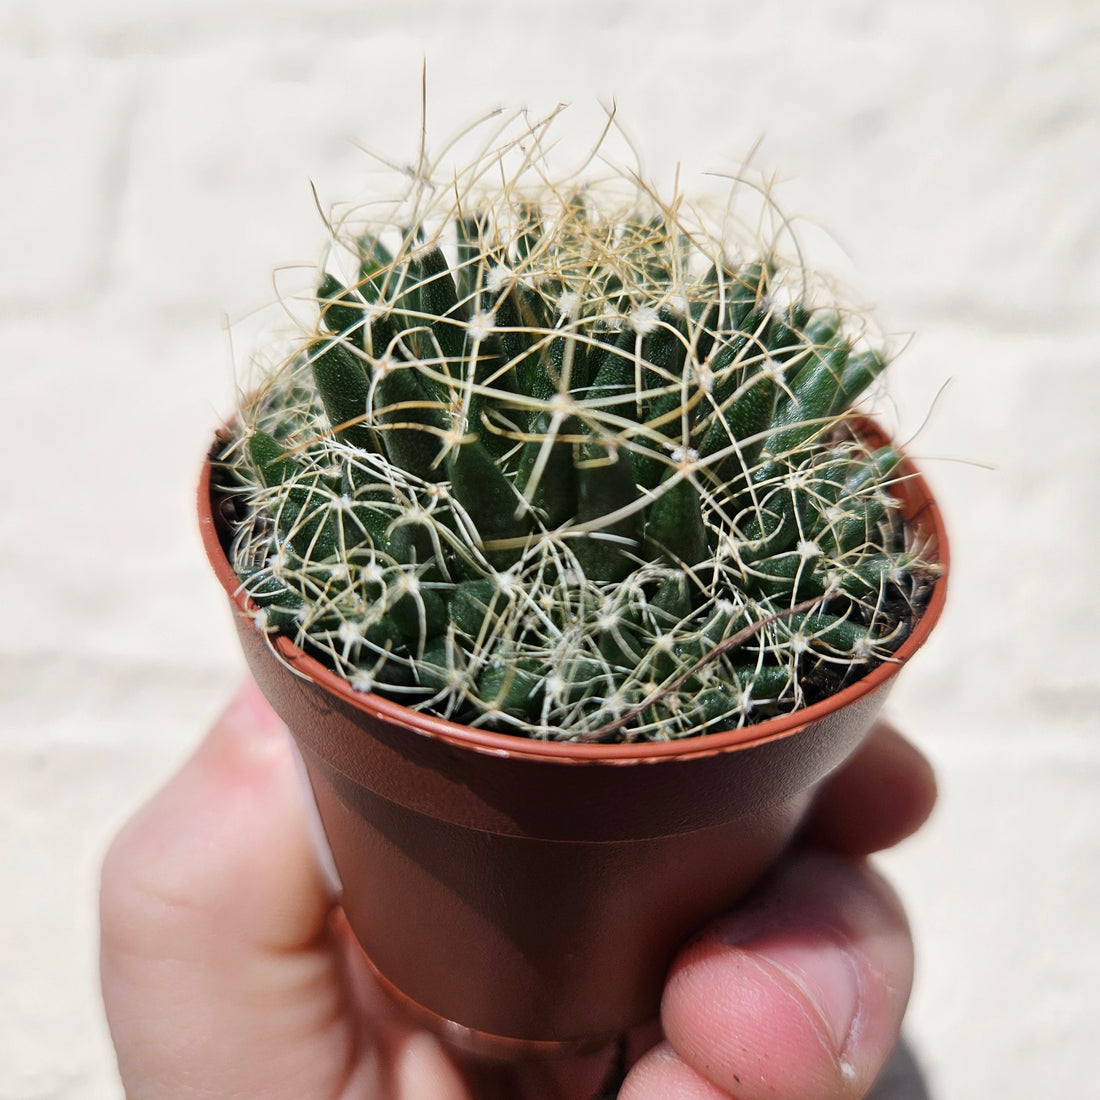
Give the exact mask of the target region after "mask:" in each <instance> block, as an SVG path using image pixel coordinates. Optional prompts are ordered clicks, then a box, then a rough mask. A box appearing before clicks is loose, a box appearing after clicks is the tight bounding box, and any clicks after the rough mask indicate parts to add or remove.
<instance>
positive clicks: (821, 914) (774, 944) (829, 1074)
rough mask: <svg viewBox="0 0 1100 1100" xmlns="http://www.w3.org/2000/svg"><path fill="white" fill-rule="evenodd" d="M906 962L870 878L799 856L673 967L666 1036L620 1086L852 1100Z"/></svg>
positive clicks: (883, 1041) (889, 1030) (756, 1097)
mask: <svg viewBox="0 0 1100 1100" xmlns="http://www.w3.org/2000/svg"><path fill="white" fill-rule="evenodd" d="M912 967H913V957H912V944H911V941H910V938H909V933H908V928H907V925H906V921H905V917H904V914H903V913H902V910H901V908H900V906H899V904H898V901H897V899H896V897H895V896H894V894H893V892H892V891H891V890H890V889H889V888H888V887H887V886H886V885H885V883H884V882H883V881H882V880H881V879H880V878H879V877H878V876H877V875H875V874H874V873H873V872H872V871H870V869H869V868H867V867H866V866H865V865H862V864H857V863H852V862H850V861H847V860H843V859H840V858H838V857H836V856H832V855H826V854H823V853H809V852H808V853H804V854H802V855H799V856H797V857H795V858H793V859H791V860H790V861H789V862H787V863H786V864H785V865H784V866H783V867H782V868H781V869H779V870H778V871H777V872H776V873H775V874H774V875H773V876H772V877H771V879H770V880H769V881H768V883H767V884H766V886H765V887H764V888H762V889H761V890H759V891H758V892H757V893H756V894H755V895H754V897H753V898H752V899H750V902H749V903H748V904H747V905H746V907H745V908H743V909H741V910H738V912H737V913H735V914H730V915H728V916H726V917H722V918H720V919H719V920H717V921H715V922H714V923H713V924H711V925H710V926H709V927H708V928H707V929H706V930H705V931H704V932H703V933H702V934H701V935H700V936H699V937H697V938H696V939H695V940H694V941H693V942H692V943H691V944H689V945H688V947H687V948H685V950H684V951H683V952H682V954H681V955H680V957H679V958H678V959H677V960H676V962H675V963H674V964H673V967H672V971H671V973H670V977H669V981H668V985H667V986H666V989H665V995H664V999H663V1002H662V1008H661V1019H662V1023H663V1026H664V1031H665V1035H666V1037H667V1040H668V1042H667V1045H665V1046H662V1047H658V1048H656V1049H655V1050H654V1051H651V1052H650V1054H648V1055H647V1056H646V1057H645V1058H643V1059H642V1060H641V1061H640V1062H639V1063H638V1064H637V1065H636V1066H635V1067H634V1069H633V1070H632V1071H631V1074H630V1076H629V1077H628V1079H627V1087H626V1088H625V1089H624V1091H623V1093H622V1096H623V1098H624V1100H650V1098H652V1100H656V1098H658V1097H662V1096H665V1097H667V1096H668V1095H677V1096H679V1095H684V1096H685V1097H691V1098H695V1097H698V1098H699V1100H703V1098H706V1100H712V1098H716V1097H720V1096H723V1095H731V1096H736V1097H737V1098H738V1100H765V1098H768V1100H777V1098H780V1097H791V1096H797V1097H799V1100H843V1098H848V1100H855V1098H857V1097H861V1096H863V1095H864V1093H865V1092H866V1091H867V1089H868V1088H869V1087H870V1086H871V1084H872V1083H873V1081H874V1078H875V1076H876V1075H877V1073H878V1071H879V1069H880V1068H881V1066H882V1064H883V1062H884V1061H885V1060H886V1057H887V1055H888V1054H889V1052H890V1050H891V1049H892V1048H893V1046H894V1044H895V1043H896V1041H897V1036H898V1032H899V1030H900V1027H901V1018H902V1015H903V1013H904V1011H905V1004H906V1001H907V999H908V995H909V988H910V984H911V981H912ZM673 1086H675V1087H673ZM677 1088H678V1089H679V1090H680V1091H679V1092H677V1091H676V1089H677ZM708 1090H709V1091H708Z"/></svg>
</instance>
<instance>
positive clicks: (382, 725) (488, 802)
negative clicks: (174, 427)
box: [199, 423, 947, 1058]
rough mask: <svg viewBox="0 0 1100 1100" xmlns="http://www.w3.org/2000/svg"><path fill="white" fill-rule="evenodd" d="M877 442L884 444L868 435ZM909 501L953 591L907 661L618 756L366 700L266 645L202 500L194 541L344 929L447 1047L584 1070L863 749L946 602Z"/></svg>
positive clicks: (911, 483) (931, 531) (911, 475)
mask: <svg viewBox="0 0 1100 1100" xmlns="http://www.w3.org/2000/svg"><path fill="white" fill-rule="evenodd" d="M864 435H865V437H866V438H867V440H868V442H870V443H872V444H873V445H881V443H882V442H885V438H886V437H885V436H884V435H883V433H882V432H881V431H880V430H879V429H878V428H877V427H876V426H875V425H873V424H870V423H868V424H867V425H865V426H864ZM904 472H905V474H906V475H907V476H906V477H905V478H904V480H902V481H901V483H900V484H899V486H898V487H897V490H896V491H897V493H898V494H899V495H900V497H901V498H902V499H903V502H904V514H905V515H906V517H907V518H908V520H909V521H910V523H911V524H912V525H913V527H914V528H915V532H916V537H917V538H918V539H919V541H920V542H921V544H922V545H925V546H926V547H928V548H929V550H928V552H929V553H931V554H933V555H935V556H936V558H937V559H938V561H939V563H940V565H941V566H942V567H943V573H942V575H941V576H940V579H939V580H938V582H937V584H936V586H935V589H934V591H933V594H932V598H931V602H930V603H929V605H928V607H927V608H926V610H925V612H924V614H923V616H922V618H921V620H920V622H919V623H918V624H917V625H916V627H915V629H914V630H913V632H912V634H911V635H910V637H909V638H908V640H907V641H906V642H905V643H904V644H903V645H902V647H901V648H900V649H899V650H898V652H897V654H896V655H895V659H894V660H892V661H889V662H886V663H884V664H882V665H880V666H879V667H878V668H876V669H874V670H873V671H872V672H870V673H869V674H868V675H867V676H865V677H864V678H863V679H861V680H859V681H858V682H857V683H854V684H852V685H851V686H849V687H847V688H845V689H844V690H843V691H841V692H840V693H838V694H837V695H835V696H834V697H832V698H830V699H827V700H825V701H823V702H821V703H818V704H816V705H814V706H811V707H808V708H806V709H805V710H802V711H800V712H798V713H796V714H792V715H788V716H784V717H781V718H776V719H773V720H771V721H768V722H764V723H761V724H759V725H755V726H749V727H747V728H744V729H738V730H731V731H729V732H725V733H716V734H709V735H707V736H703V737H696V738H689V739H685V740H682V741H675V742H664V743H648V742H647V743H642V744H625V745H603V744H600V745H591V744H567V743H559V742H543V741H531V740H528V739H526V738H521V737H516V736H512V735H508V734H499V733H489V732H485V731H482V730H474V729H468V728H466V727H463V726H460V725H456V724H454V723H452V722H447V721H444V720H442V719H439V718H434V717H431V716H429V715H425V714H420V713H417V712H414V711H411V710H409V709H408V708H406V707H403V706H401V705H400V704H398V703H395V702H391V701H389V700H386V699H382V698H380V697H378V696H375V695H364V694H357V693H355V692H354V691H352V690H351V688H350V687H349V686H348V684H347V683H346V682H345V681H344V680H342V679H341V678H339V677H338V676H336V675H335V674H334V673H332V672H331V671H329V670H328V669H326V668H324V667H323V666H322V665H321V664H319V663H318V662H317V661H316V660H314V659H312V658H310V657H308V656H306V655H305V654H304V653H303V652H302V651H301V650H299V649H298V648H296V647H295V646H294V645H293V644H292V643H291V642H290V641H289V640H288V639H286V638H282V637H271V636H269V635H265V634H263V633H261V632H260V631H259V630H257V629H256V627H255V626H254V625H253V623H252V620H251V619H250V618H249V617H248V616H247V615H246V614H245V612H246V610H247V608H248V600H247V598H246V597H245V596H244V594H243V593H242V591H241V588H240V585H239V582H238V580H237V578H236V576H235V575H234V573H233V571H232V569H231V568H230V565H229V562H228V560H227V559H226V555H225V550H224V544H223V543H224V538H225V534H226V532H225V530H224V529H223V525H222V524H221V523H220V520H219V517H218V515H217V513H216V511H215V510H214V509H213V508H212V502H211V484H210V478H211V466H210V463H209V462H208V463H207V464H206V466H205V467H204V470H203V475H202V480H201V483H200V486H199V517H200V524H201V529H202V537H203V542H204V544H205V547H206V551H207V554H208V555H209V557H210V562H211V564H212V565H213V567H214V571H215V573H216V574H217V576H218V579H219V580H220V581H221V583H222V586H223V587H224V588H225V591H226V593H227V594H228V596H229V598H230V600H231V601H232V602H233V604H234V606H235V608H236V610H237V614H236V615H235V620H236V626H237V631H238V633H239V635H240V639H241V644H242V646H243V648H244V653H245V656H246V658H247V660H248V664H249V667H250V668H251V670H252V673H253V675H254V676H255V678H256V680H257V682H258V683H259V685H260V687H261V689H262V690H263V692H264V693H265V695H266V696H267V698H268V699H269V701H270V702H271V705H272V706H273V707H274V708H275V710H276V711H277V712H278V713H279V715H280V716H281V717H282V718H283V720H284V721H285V722H286V723H287V725H288V726H289V728H290V730H291V732H292V734H293V735H294V737H295V739H296V741H297V744H298V746H299V748H300V750H301V754H302V757H303V758H304V760H305V764H306V768H307V770H308V774H309V778H310V783H311V786H312V788H313V792H314V795H315V797H316V800H317V806H318V809H319V810H320V815H321V820H322V822H323V824H324V828H325V832H326V834H327V837H328V840H329V843H330V846H331V848H332V853H333V856H334V858H335V862H336V866H337V869H338V871H339V874H340V877H341V879H342V882H343V895H342V899H341V903H342V905H343V908H344V910H345V912H346V915H347V918H348V921H349V923H350V925H351V927H352V929H353V930H354V931H355V934H356V936H357V937H358V939H359V941H360V943H361V944H362V946H363V948H364V950H365V951H366V953H367V955H368V957H369V958H370V960H371V961H372V963H373V965H374V967H375V968H376V971H377V973H378V975H379V977H380V979H381V981H382V983H383V985H384V986H385V987H386V988H387V989H388V990H389V991H390V993H391V994H392V995H393V996H395V997H396V998H397V999H398V1000H399V1001H400V1002H402V1003H403V1004H404V1005H405V1006H406V1007H408V1008H410V1009H412V1010H413V1012H414V1013H416V1014H417V1015H418V1016H419V1017H420V1018H421V1019H422V1020H423V1021H424V1022H426V1023H429V1024H431V1025H432V1026H434V1027H435V1028H436V1029H437V1030H438V1031H440V1032H441V1033H442V1034H444V1036H445V1037H446V1038H447V1039H448V1040H449V1041H450V1042H451V1043H452V1044H454V1045H456V1046H458V1047H461V1048H463V1049H466V1050H470V1051H475V1052H480V1053H482V1054H488V1055H491V1056H494V1057H500V1058H510V1057H530V1056H539V1055H552V1054H566V1053H578V1052H580V1051H583V1050H585V1049H589V1048H594V1047H596V1046H598V1045H600V1044H602V1043H604V1042H607V1041H608V1040H610V1039H612V1038H614V1037H615V1036H617V1035H619V1034H621V1033H622V1032H623V1031H625V1030H626V1029H627V1028H629V1027H631V1026H633V1025H635V1024H639V1023H642V1022H645V1021H647V1020H649V1019H652V1018H653V1017H654V1016H655V1015H656V1012H657V1008H658V1004H659V999H660V992H661V986H662V980H663V977H664V974H665V971H666V969H667V967H668V964H669V962H670V960H671V957H672V955H673V953H674V952H675V950H676V948H677V947H678V945H680V944H681V943H682V942H683V940H684V939H685V937H687V936H688V935H689V934H690V933H691V932H692V931H693V930H694V929H695V928H697V927H698V926H699V925H700V924H702V923H703V922H705V921H706V920H707V919H708V918H709V917H711V916H714V915H715V914H717V913H719V912H721V911H722V910H723V909H725V908H727V907H729V906H731V905H733V904H734V903H735V902H736V901H737V900H738V899H739V898H741V897H742V896H743V895H744V894H745V893H746V891H747V890H748V889H749V888H750V887H751V886H752V885H753V884H754V883H755V882H756V881H757V879H758V878H759V877H760V875H761V874H762V873H763V872H764V871H765V870H766V869H767V867H768V866H769V864H771V863H772V862H773V861H774V860H775V859H776V857H777V856H778V855H779V853H780V852H781V851H782V850H783V848H784V847H785V846H786V845H787V844H788V842H789V841H790V840H791V838H792V836H793V835H794V833H795V831H796V830H797V828H798V826H799V823H800V821H801V820H802V818H803V816H804V814H805V812H806V810H807V808H808V806H809V804H810V801H811V799H812V798H813V795H814V791H815V789H816V787H817V786H818V785H819V784H820V782H821V781H822V779H824V778H825V776H827V775H828V774H829V773H830V772H831V771H833V770H834V769H835V768H837V767H838V766H839V765H840V764H841V763H842V762H843V761H844V760H845V759H846V758H847V757H848V756H849V755H850V754H851V753H852V752H853V750H854V749H855V748H856V747H857V746H858V745H859V743H860V741H861V740H862V738H863V737H864V736H865V734H866V733H867V731H868V730H869V728H870V726H871V723H872V721H873V719H874V717H875V715H876V713H877V712H878V710H879V708H880V707H881V705H882V702H883V700H884V699H885V697H886V694H887V692H888V691H889V688H890V686H891V683H892V680H893V678H894V676H895V675H896V674H897V672H898V670H899V669H900V668H901V666H902V665H903V664H904V663H905V662H906V661H907V660H908V659H909V657H911V656H912V654H913V653H914V652H915V651H916V650H917V648H918V647H919V646H920V645H921V644H922V643H923V642H924V641H925V639H926V638H927V637H928V634H929V632H930V631H931V629H932V627H933V625H934V624H935V622H936V620H937V619H938V618H939V615H940V611H941V609H942V607H943V603H944V598H945V594H946V567H947V542H946V538H945V535H944V530H943V524H942V519H941V516H940V512H939V509H938V508H937V506H936V504H935V502H934V501H933V499H932V497H931V494H930V492H929V490H928V487H927V485H926V484H925V482H924V480H923V479H922V478H921V477H920V476H919V474H918V473H917V472H916V470H915V469H914V468H912V466H911V464H908V463H907V468H906V469H905V471H904Z"/></svg>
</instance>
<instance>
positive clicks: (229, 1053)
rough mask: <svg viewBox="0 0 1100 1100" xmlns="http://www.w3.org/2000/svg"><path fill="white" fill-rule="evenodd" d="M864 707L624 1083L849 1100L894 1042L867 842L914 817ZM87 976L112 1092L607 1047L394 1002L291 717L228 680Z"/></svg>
mask: <svg viewBox="0 0 1100 1100" xmlns="http://www.w3.org/2000/svg"><path fill="white" fill-rule="evenodd" d="M934 801H935V780H934V778H933V775H932V772H931V769H930V768H929V766H928V764H927V763H926V761H925V760H924V758H923V757H922V756H921V755H920V754H919V753H918V752H917V751H916V749H914V748H913V747H912V746H911V745H910V744H909V743H908V742H907V741H905V740H904V739H903V738H902V737H901V736H900V735H899V734H898V733H897V732H896V731H895V730H893V729H892V728H891V727H889V726H887V725H884V724H880V725H878V726H876V728H875V729H874V731H873V732H872V734H871V736H870V737H869V738H868V740H867V741H866V742H865V744H864V746H863V747H862V748H861V750H860V751H859V752H858V753H857V754H856V755H855V756H853V757H852V758H851V759H850V760H849V762H848V763H847V764H846V765H845V766H844V768H842V769H841V770H840V771H839V772H837V773H836V774H835V775H834V776H833V777H831V778H830V780H829V781H828V782H827V784H826V785H825V786H824V787H823V788H822V790H821V792H820V794H819V796H818V798H817V800H816V803H815V806H814V809H813V811H812V814H811V817H810V819H809V821H808V823H807V826H806V828H805V830H804V834H803V837H802V838H801V840H800V842H799V844H798V845H796V846H795V848H794V849H792V851H791V853H790V854H789V855H788V856H787V857H785V859H784V860H783V861H782V863H781V864H780V865H779V866H778V867H777V868H776V869H775V871H774V872H773V873H772V874H771V875H769V876H768V878H767V879H766V881H765V882H763V883H762V884H761V885H760V886H759V887H758V888H757V889H756V890H755V891H754V892H753V894H752V895H751V896H750V897H749V898H748V899H747V900H746V902H745V903H744V904H743V905H742V906H740V907H739V908H738V909H737V910H736V911H735V912H732V913H727V914H724V915H721V916H718V917H717V918H716V919H715V920H714V921H713V922H711V923H710V924H709V925H708V926H707V927H705V928H704V929H702V930H700V932H699V933H698V934H697V935H696V936H695V937H694V938H693V939H692V940H691V941H690V942H689V943H688V944H687V945H686V946H685V947H684V948H683V950H682V951H681V952H680V954H679V956H678V957H677V959H676V960H675V961H674V963H673V965H672V967H671V969H670V972H669V976H668V980H667V984H666V988H665V992H664V997H663V1001H662V1005H661V1022H660V1029H659V1030H657V1029H652V1030H651V1031H649V1032H646V1033H639V1034H638V1035H636V1036H634V1037H633V1040H632V1045H631V1058H632V1060H633V1061H634V1064H633V1068H632V1069H631V1070H630V1073H629V1075H628V1076H627V1079H626V1081H625V1083H624V1085H623V1087H622V1089H621V1091H620V1094H619V1095H620V1097H621V1100H729V1098H730V1097H735V1098H736V1100H765V1098H768V1100H785V1098H791V1100H794V1098H797V1100H855V1098H857V1097H861V1096H863V1095H864V1093H865V1092H866V1091H867V1090H868V1089H869V1088H870V1086H871V1084H872V1083H873V1081H874V1078H875V1075H876V1074H877V1073H878V1070H879V1068H880V1067H881V1065H882V1063H883V1062H884V1061H885V1059H886V1057H887V1055H888V1054H889V1052H890V1050H891V1049H892V1048H893V1046H894V1044H895V1042H896V1041H897V1037H898V1032H899V1029H900V1026H901V1018H902V1015H903V1013H904V1010H905V1004H906V1001H907V999H908V995H909V988H910V984H911V981H912V972H913V955H912V942H911V939H910V935H909V930H908V926H907V924H906V920H905V916H904V913H903V911H902V909H901V906H900V905H899V903H898V900H897V898H896V896H895V895H894V893H893V892H892V891H891V889H890V888H889V886H887V885H886V883H885V882H884V881H883V880H882V879H881V878H880V877H879V876H878V875H877V874H876V873H875V872H874V871H873V870H872V869H871V868H870V867H869V866H868V863H867V861H866V859H865V857H866V856H867V855H868V854H870V853H872V852H874V851H878V850H880V849H883V848H886V847H889V846H890V845H892V844H895V843H896V842H897V841H899V840H901V839H902V838H904V837H905V836H908V835H909V834H910V833H912V832H913V831H914V830H915V829H916V828H918V827H919V826H920V824H921V823H922V822H923V821H924V819H925V818H926V817H927V816H928V814H929V812H930V811H931V808H932V805H933V803H934ZM100 915H101V978H102V987H103V998H104V1004H105V1007H106V1012H107V1018H108V1022H109V1024H110V1029H111V1036H112V1039H113V1041H114V1044H115V1049H116V1052H117V1055H118V1063H119V1072H120V1075H121V1078H122V1081H123V1084H124V1087H125V1090H126V1096H127V1098H128V1100H154V1098H155V1100H213V1098H219V1097H225V1098H226V1100H229V1098H232V1100H251V1098H255V1100H303V1098H305V1097H308V1098H310V1100H488V1098H489V1097H493V1098H501V1100H504V1098H514V1100H536V1098H537V1100H587V1098H588V1097H591V1096H592V1094H593V1092H594V1091H596V1089H597V1088H598V1086H599V1083H600V1080H601V1079H602V1077H603V1076H604V1075H605V1073H606V1072H607V1067H608V1064H609V1062H610V1053H602V1054H599V1055H594V1056H592V1057H589V1058H586V1059H580V1060H576V1061H571V1062H568V1063H563V1064H559V1065H556V1066H551V1067H547V1066H542V1067H536V1066H530V1067H527V1068H525V1069H522V1070H519V1071H512V1070H507V1071H506V1070H502V1069H499V1068H497V1069H490V1068H488V1067H484V1066H482V1067H478V1066H475V1065H472V1064H470V1063H464V1062H462V1061H460V1060H459V1059H457V1058H455V1057H454V1056H453V1055H451V1054H450V1053H449V1052H448V1051H447V1050H446V1049H445V1048H444V1047H443V1046H442V1045H441V1044H440V1043H439V1041H438V1040H437V1039H436V1038H435V1037H434V1036H432V1035H431V1034H429V1033H427V1032H424V1031H421V1030H417V1029H416V1028H415V1027H414V1026H412V1025H411V1024H410V1023H409V1022H408V1021H406V1020H404V1019H402V1018H401V1017H399V1016H398V1015H397V1014H396V1013H395V1011H394V1009H392V1008H391V1007H390V1006H389V1005H388V1004H387V1003H386V1002H385V1000H384V999H383V998H382V996H381V994H380V993H379V992H378V990H377V989H376V988H375V987H374V985H373V984H372V981H371V978H370V976H369V972H368V969H367V966H366V964H365V962H364V959H363V957H362V954H361V952H360V949H359V947H358V945H357V944H356V942H355V940H354V937H353V936H352V935H351V933H350V930H349V929H348V926H347V923H346V921H345V920H344V919H343V915H342V913H341V911H340V909H339V907H338V905H337V904H336V903H335V902H334V901H333V899H332V898H331V897H330V895H329V894H328V893H327V892H326V888H325V885H324V881H323V878H322V876H321V874H320V872H319V870H318V867H317V863H316V860H315V855H314V850H313V847H312V842H311V839H310V834H309V830H308V825H307V820H306V817H305V813H304V808H303V805H302V801H301V791H300V788H299V786H298V780H297V777H296V776H295V773H294V761H293V757H292V748H291V744H290V741H289V738H288V736H287V733H286V730H285V727H284V726H283V724H282V723H281V721H280V720H279V719H278V718H277V717H276V715H275V714H274V713H273V712H272V711H271V709H270V708H269V707H268V705H267V703H266V702H265V701H264V700H263V698H262V696H261V695H260V694H259V692H258V690H257V689H256V688H255V686H254V685H253V684H251V683H246V684H245V685H244V686H243V687H242V688H241V690H240V691H239V692H238V693H237V695H236V696H235V697H234V699H233V701H232V702H231V703H230V705H229V706H228V708H227V709H226V710H225V712H224V713H223V714H222V715H221V717H220V718H219V719H218V720H217V721H216V722H215V724H214V726H213V728H212V729H211V731H210V732H209V734H208V735H207V736H206V738H205V739H204V740H203V742H202V743H201V744H200V746H199V747H198V749H197V750H196V752H195V753H194V755H193V756H192V757H191V758H190V759H189V760H188V761H187V762H186V763H185V764H184V765H183V766H182V767H181V768H180V770H179V771H178V772H177V773H176V774H175V775H174V776H173V777H172V778H171V779H170V780H169V781H168V783H167V784H166V785H165V787H164V788H163V789H162V790H160V791H159V792H158V793H157V794H155V795H154V796H153V797H152V799H151V800H150V801H149V802H148V803H147V804H146V805H145V806H144V807H143V808H142V809H141V810H139V811H138V812H137V813H136V814H135V815H134V816H133V817H132V818H131V819H130V821H129V822H128V823H127V824H126V825H125V826H124V827H123V828H122V830H121V831H120V833H119V834H118V836H117V837H116V839H115V840H114V842H113V844H112V845H111V847H110V850H109V852H108V854H107V857H106V859H105V861H104V866H103V878H102V890H101V914H100Z"/></svg>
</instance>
